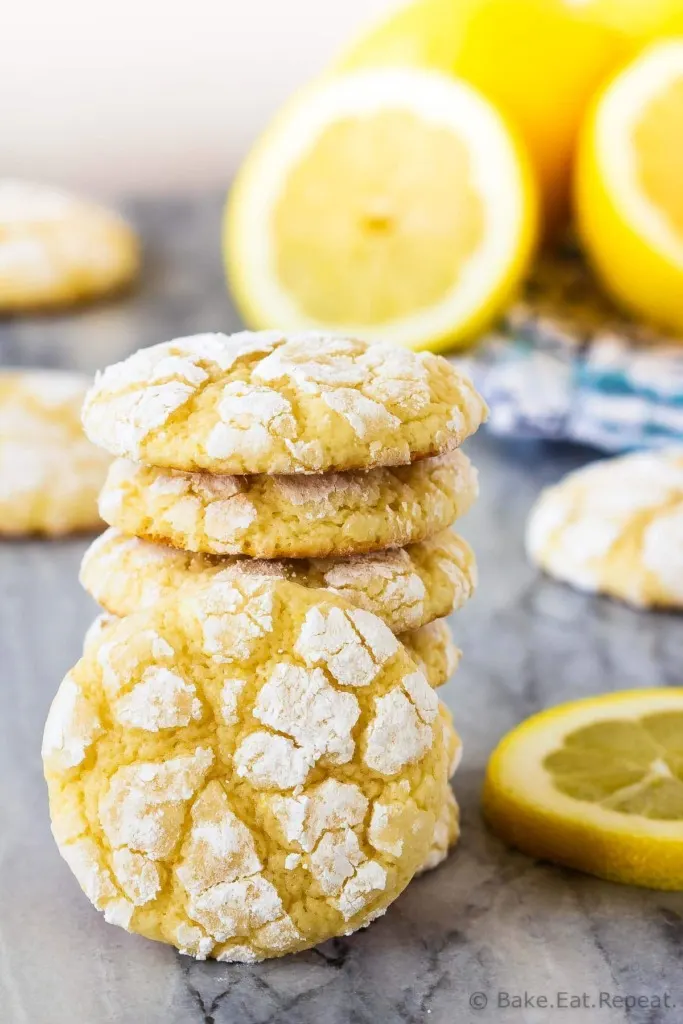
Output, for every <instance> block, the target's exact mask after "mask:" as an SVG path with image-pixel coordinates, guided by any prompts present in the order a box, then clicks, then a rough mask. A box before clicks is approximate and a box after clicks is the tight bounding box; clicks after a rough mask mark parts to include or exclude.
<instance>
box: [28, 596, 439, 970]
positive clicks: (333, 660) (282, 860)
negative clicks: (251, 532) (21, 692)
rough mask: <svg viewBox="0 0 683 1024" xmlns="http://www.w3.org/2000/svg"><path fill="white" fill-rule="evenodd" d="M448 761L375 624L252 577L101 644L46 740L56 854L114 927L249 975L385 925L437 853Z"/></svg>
mask: <svg viewBox="0 0 683 1024" xmlns="http://www.w3.org/2000/svg"><path fill="white" fill-rule="evenodd" d="M448 756H449V750H448V745H447V743H446V733H445V729H444V725H443V718H442V717H441V715H440V713H439V706H438V700H437V698H436V694H435V693H434V691H433V690H432V689H431V687H430V686H429V685H428V684H427V682H426V680H425V678H424V676H423V675H422V674H421V673H420V672H419V670H418V669H417V668H416V666H415V664H414V662H413V661H412V660H411V659H410V658H409V657H408V655H407V653H406V651H405V649H404V648H403V647H402V646H401V645H400V644H399V642H398V641H397V639H396V637H395V636H394V634H393V633H392V632H391V631H390V630H389V629H388V628H387V627H386V626H385V625H384V623H382V622H381V620H380V619H378V618H377V617H376V616H374V615H372V614H371V613H369V612H365V611H363V610H361V609H358V608H354V607H353V606H352V605H350V604H349V603H348V602H347V601H345V600H343V599H342V598H340V597H338V596H336V595H332V594H329V593H327V592H323V591H317V590H311V589H307V588H304V587H301V586H299V585H298V584H295V583H291V582H289V581H285V580H276V581H272V580H264V579H262V578H258V577H255V578H252V579H249V578H239V579H236V580H231V581H216V580H211V581H209V582H208V583H198V584H194V585H192V586H188V587H187V588H183V589H182V590H180V591H179V592H178V594H177V595H175V597H174V598H172V599H168V600H167V601H165V602H160V603H159V604H158V605H157V606H156V608H154V609H150V610H145V611H141V612H138V613H136V614H134V615H131V616H129V617H128V618H126V619H123V620H121V622H119V623H116V624H115V625H114V626H113V627H112V628H111V629H109V630H106V631H104V633H103V634H102V636H101V637H100V640H99V641H98V640H93V641H92V643H91V645H90V646H89V648H88V651H87V652H86V654H85V656H84V657H83V658H82V659H81V661H79V662H78V664H77V665H76V666H75V667H74V668H73V669H72V670H71V671H70V672H69V673H68V674H67V675H66V677H65V679H64V681H63V682H62V684H61V686H60V687H59V690H58V692H57V695H56V697H55V700H54V702H53V704H52V707H51V709H50V712H49V715H48V720H47V723H46V726H45V733H44V738H43V759H44V766H45V774H46V778H47V783H48V790H49V800H50V811H51V816H52V828H53V833H54V836H55V839H56V841H57V844H58V846H59V849H60V852H61V853H62V856H63V857H64V858H65V860H66V861H67V863H68V864H69V866H70V867H71V869H72V871H73V872H74V874H75V876H76V878H77V880H78V881H79V883H80V885H81V887H82V888H83V889H84V891H85V892H86V894H87V895H88V897H89V898H90V899H91V901H92V902H93V903H94V904H95V906H97V907H98V908H99V909H100V910H103V911H104V915H105V918H106V919H107V920H108V921H109V922H111V923H114V924H118V925H120V926H122V927H124V928H127V929H128V930H129V931H133V932H138V933H140V934H142V935H145V936H147V937H148V938H152V939H158V940H161V941H163V942H168V943H172V944H173V945H175V946H177V947H178V949H180V950H181V951H183V952H185V953H189V954H192V955H193V956H195V957H198V958H206V957H207V956H212V957H216V958H217V959H221V960H227V961H235V960H236V961H243V962H244V961H247V962H250V961H254V960H260V959H262V958H265V957H274V956H281V955H282V954H284V953H288V952H293V951H296V950H301V949H305V948H307V947H309V946H312V945H314V944H316V943H318V942H322V941H324V940H326V939H328V938H331V937H332V936H335V935H340V934H348V933H350V932H352V931H354V930H356V929H357V928H361V927H363V926H364V925H366V924H368V923H369V922H370V921H372V920H373V918H375V917H377V916H378V915H379V914H382V913H383V912H384V911H385V910H386V908H387V907H388V906H389V904H390V903H391V902H392V901H393V900H394V899H395V898H396V896H397V895H398V894H399V893H400V892H401V891H402V890H403V889H404V888H405V886H406V885H407V884H408V882H409V881H410V879H411V878H412V877H413V876H414V874H415V873H416V871H418V870H419V869H420V867H422V865H424V863H425V861H426V860H427V858H428V856H429V853H430V851H431V849H432V845H433V841H434V834H435V827H436V823H437V821H438V819H439V817H440V814H441V812H442V810H443V802H444V797H445V789H444V786H445V781H446V778H447V774H448V768H449V765H448Z"/></svg>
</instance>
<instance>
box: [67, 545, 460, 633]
mask: <svg viewBox="0 0 683 1024" xmlns="http://www.w3.org/2000/svg"><path fill="white" fill-rule="evenodd" d="M218 575H220V576H224V577H225V578H226V579H230V578H233V577H239V576H266V577H269V578H281V579H290V580H293V581H294V582H296V583H300V584H301V585H302V586H306V587H315V588H324V589H326V590H330V591H332V593H335V594H339V595H340V596H342V597H345V598H346V599H347V600H349V601H350V602H351V603H352V604H355V605H356V606H357V607H359V608H363V609H364V610H365V611H369V612H373V613H374V614H375V615H377V616H379V618H381V619H382V620H383V621H384V622H386V624H387V625H388V626H389V628H390V629H392V630H393V632H394V633H403V632H405V631H406V630H418V629H419V628H420V627H421V626H424V625H426V624H427V623H429V622H432V621H433V620H435V619H437V618H442V617H443V616H445V615H448V614H449V613H450V612H452V611H454V610H456V609H458V608H461V607H462V606H463V605H464V604H465V603H466V602H467V600H468V599H469V598H470V597H471V595H472V593H473V591H474V587H475V585H476V581H477V573H476V565H475V561H474V555H473V552H472V550H471V548H470V547H469V545H468V544H467V542H466V541H465V540H463V538H462V537H459V536H458V535H457V534H455V533H453V532H452V531H450V530H446V531H443V532H442V533H439V534H437V535H436V536H435V537H432V538H430V539H429V540H426V541H422V542H421V543H418V544H413V545H410V546H409V547H407V548H393V549H389V550H387V551H382V552H378V553H375V554H370V555H357V556H356V557H351V558H344V559H289V560H286V561H276V560H275V561H274V560H268V559H251V558H243V557H241V556H234V557H233V556H210V555H200V554H193V553H191V552H188V551H182V550H180V549H178V548H172V547H168V546H167V545H164V544H154V543H152V542H151V541H144V540H140V539H139V538H138V537H128V536H126V535H125V534H123V533H121V532H120V531H119V530H117V529H115V528H112V529H109V530H106V531H105V532H104V533H103V534H102V535H101V536H100V537H98V538H97V539H96V540H94V541H93V543H92V544H91V545H90V547H89V548H88V550H87V551H86V553H85V555H84V557H83V562H82V565H81V573H80V579H81V583H82V584H83V586H84V587H85V589H86V590H87V591H88V593H89V594H90V595H91V596H92V597H94V599H95V600H96V601H97V602H98V603H99V604H100V605H102V607H103V608H106V609H107V610H108V611H110V612H112V613H113V614H114V615H119V616H124V615H130V613H131V612H134V611H137V610H138V609H140V608H148V607H150V606H152V605H154V604H155V603H156V602H157V601H159V600H160V599H161V598H163V597H164V595H166V594H169V593H175V592H176V591H177V590H178V588H179V587H181V586H184V585H185V584H186V583H190V582H192V581H196V580H197V579H200V578H204V577H210V576H218Z"/></svg>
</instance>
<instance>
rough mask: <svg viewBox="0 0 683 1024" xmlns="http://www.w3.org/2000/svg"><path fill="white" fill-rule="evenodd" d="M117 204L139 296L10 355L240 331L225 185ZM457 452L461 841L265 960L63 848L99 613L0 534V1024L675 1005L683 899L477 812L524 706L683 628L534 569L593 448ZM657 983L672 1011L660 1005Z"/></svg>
mask: <svg viewBox="0 0 683 1024" xmlns="http://www.w3.org/2000/svg"><path fill="white" fill-rule="evenodd" d="M128 212H129V213H130V214H131V215H132V216H133V218H134V219H135V220H137V222H138V223H139V224H140V226H141V227H142V229H143V232H144V236H145V240H146V250H147V266H146V271H145V275H144V280H143V285H142V288H141V289H140V291H139V292H138V293H136V294H135V295H133V296H131V297H129V298H126V299H123V300H119V301H117V302H112V303H110V304H108V305H105V306H99V307H92V308H91V309H89V310H85V311H83V312H82V313H80V314H78V315H77V316H64V317H58V318H54V319H44V318H40V319H39V318H36V319H27V320H14V321H7V322H4V323H2V324H0V361H1V362H2V363H3V364H19V363H21V364H27V365H31V364H42V365H50V366H69V367H74V368H80V369H85V370H92V369H94V368H95V367H97V366H100V365H103V364H105V363H107V362H109V361H111V360H112V359H115V358H118V357H120V356H122V355H124V354H125V353H127V352H129V351H131V350H132V349H134V348H136V347H138V346H140V345H144V344H151V343H152V342H155V341H162V340H165V339H166V338H168V337H171V336H177V335H180V334H184V333H190V332H194V331H202V330H226V331H229V330H231V329H233V328H235V327H236V326H237V324H238V320H237V317H236V314H235V312H234V310H232V308H231V307H230V305H229V300H228V298H227V296H226V294H225V291H224V286H223V280H222V270H221V267H220V260H219V256H218V236H219V212H220V202H219V199H218V198H217V197H210V198H208V199H205V200H194V201H180V200H177V201H173V202H168V203H152V202H144V203H139V204H133V205H131V207H130V208H129V210H128ZM468 452H469V454H470V455H471V456H472V457H473V459H474V461H475V463H476V464H477V465H478V467H479V469H480V474H481V483H482V497H481V500H480V502H479V504H478V505H477V506H476V508H475V509H474V511H473V512H471V513H470V514H469V516H468V517H467V518H466V520H464V521H463V533H464V534H465V535H466V536H467V538H468V539H469V540H470V541H471V543H472V544H473V545H474V547H475V550H476V551H477V554H478V558H479V564H480V574H481V582H480V588H479V592H478V594H477V596H476V597H475V599H474V600H473V601H472V602H471V603H470V605H468V606H467V607H466V608H465V609H464V610H463V611H462V612H459V613H458V614H457V615H456V616H454V617H453V626H454V629H455V634H456V639H457V641H458V643H459V644H460V646H461V647H462V648H463V649H464V652H465V657H464V659H463V663H462V667H461V669H460V671H459V672H458V673H457V675H456V676H455V677H454V679H453V680H452V681H451V682H450V683H449V684H448V686H447V687H446V688H445V689H444V690H443V691H442V693H443V694H444V695H445V698H446V700H447V701H448V703H449V704H450V706H451V708H452V709H453V711H454V714H455V720H456V724H457V726H458V728H459V730H460V732H461V734H462V736H463V738H464V742H465V758H464V761H463V765H462V767H461V769H460V770H459V772H458V774H457V776H456V792H457V796H458V799H459V801H460V803H461V805H462V811H463V838H462V842H461V845H460V847H459V848H458V850H457V851H456V853H455V854H454V855H453V856H451V858H450V859H449V860H448V861H447V862H446V863H445V864H444V865H443V866H442V867H441V868H439V869H438V870H437V871H435V872H432V873H430V874H428V875H426V876H424V877H423V878H421V879H419V880H417V881H416V882H414V883H413V884H412V885H411V886H410V887H409V889H408V890H407V891H406V892H405V893H404V894H403V896H402V897H401V898H400V899H399V900H398V901H397V902H396V903H395V904H394V905H393V906H392V907H391V908H390V910H389V912H388V913H387V914H386V916H385V917H383V918H382V919H381V920H379V921H377V922H376V923H375V924H373V925H372V926H371V927H370V928H369V929H367V930H366V931H363V932H360V933H358V934H356V935H354V936H351V937H349V938H343V939H338V940H335V941H332V942H329V943H326V944H325V945H324V946H321V947H319V948H318V949H315V950H311V951H309V952H306V953H303V954H300V955H299V956H296V957H293V958H289V959H285V960H276V961H270V962H267V963H263V964H260V965H257V966H253V967H248V966H240V965H227V964H217V963H195V962H194V961H192V960H190V959H189V958H187V957H183V956H180V955H179V954H177V953H176V952H175V951H174V950H172V949H170V948H167V947H163V946H160V945H156V944H154V943H151V942H146V941H145V940H144V939H141V938H139V937H136V936H132V935H127V934H126V933H125V932H123V931H121V930H119V929H117V928H113V927H110V926H108V925H106V924H105V923H104V921H103V920H102V918H101V916H100V915H99V914H98V913H97V912H96V911H95V910H93V908H92V907H91V906H90V904H89V903H88V901H87V899H86V898H85V897H84V896H82V895H81V893H80V891H79V889H78V886H77V884H76V882H75V880H74V879H73V878H72V876H71V874H70V872H69V870H68V868H67V867H66V865H65V864H64V863H63V862H62V861H61V860H60V858H59V856H58V854H57V851H56V848H55V846H54V843H53V842H52V839H51V837H50V832H49V822H48V815H47V800H46V795H45V790H44V786H43V781H42V773H41V765H40V736H41V731H42V725H43V721H44V718H45V715H46V712H47V708H48V706H49V703H50V700H51V698H52V695H53V693H54V691H55V689H56V686H57V684H58V682H59V680H60V679H61V677H62V675H63V673H64V672H65V671H66V669H67V668H68V667H69V666H70V665H71V664H72V663H73V662H74V661H75V660H76V659H77V657H78V656H79V653H80V646H81V641H82V636H83V632H84V630H85V628H86V626H87V625H88V624H89V622H90V620H91V619H92V617H93V616H94V613H95V609H94V606H93V605H92V603H91V601H90V600H89V598H88V597H86V595H85V594H84V593H83V592H82V591H81V590H80V588H79V586H78V583H77V579H76V574H77V569H78V563H79V560H80V557H81V554H82V552H83V550H84V548H85V544H86V540H84V539H80V538H79V539H72V540H68V541H64V542H56V543H49V542H48V543H40V542H35V541H31V542H27V543H20V542H5V543H0V780H1V781H0V1019H1V1020H2V1022H3V1024H269V1022H273V1024H275V1022H276V1024H314V1022H315V1024H413V1022H420V1024H421V1022H433V1024H455V1022H458V1024H459V1022H468V1024H469V1022H479V1021H480V1022H482V1024H485V1022H507V1021H514V1022H517V1021H523V1022H529V1024H536V1022H538V1024H551V1022H552V1021H555V1020H557V1021H563V1022H566V1021H570V1022H584V1021H585V1022H586V1024H588V1022H591V1024H592V1022H593V1021H595V1022H597V1024H617V1022H620V1024H621V1022H629V1024H633V1022H635V1024H646V1022H647V1024H661V1022H665V1024H668V1022H675V1021H680V1020H682V1019H683V966H682V954H683V895H680V894H677V893H673V894H672V893H657V892H648V891H646V890H638V889H632V888H626V887H620V886H616V885H610V884H608V883H605V882H600V881H598V880H597V879H593V878H589V877H586V876H583V875H580V874H577V873H574V872H569V871H563V870H560V869H557V868H554V867H552V866H550V865H547V864H542V863H537V862H534V861H532V860H530V859H529V858H527V857H525V856H522V855H521V854H517V853H513V852H511V851H509V850H507V849H505V848H504V847H503V846H502V844H500V843H499V842H498V841H497V840H496V839H495V838H494V837H493V836H491V835H490V834H489V833H488V832H487V831H486V829H485V828H484V826H483V824H482V822H481V819H480V815H479V792H480V789H481V784H482V779H483V770H484V766H485V763H486V758H487V756H488V754H489V752H490V750H491V749H492V747H493V745H494V744H495V742H496V741H497V739H498V738H499V737H500V735H501V734H502V733H503V732H505V731H506V730H507V729H508V728H510V727H511V726H512V725H514V724H515V723H516V722H517V721H519V720H520V719H521V718H523V717H524V716H526V715H528V714H529V713H531V712H533V711H534V710H537V709H539V708H542V707H546V706H548V705H551V704H554V703H557V702H559V701H561V700H565V699H571V698H574V697H580V696H584V695H588V694H593V693H597V692H600V691H606V690H613V689H621V688H624V687H629V686H659V685H682V684H683V668H682V666H683V620H682V619H681V618H680V617H677V616H672V615H665V614H645V613H639V612H635V611H632V610H630V609H628V608H626V607H622V606H620V605H618V604H615V603H613V602H610V601H607V600H603V599H600V598H591V597H586V596H583V595H581V594H577V593H574V592H572V591H571V590H569V589H567V588H565V587H563V586H561V585H559V584H556V583H553V582H552V581H551V580H549V579H546V578H543V577H541V576H539V575H538V574H537V572H536V571H535V570H534V569H532V568H531V567H530V566H528V565H527V564H526V562H525V559H524V555H523V548H522V533H523V525H524V520H525V516H526V514H527V512H528V509H529V507H530V506H531V503H532V501H533V499H534V497H535V496H536V494H537V493H538V490H539V488H540V487H542V486H543V485H544V484H547V483H551V482H553V481H555V480H556V479H558V478H559V477H560V476H561V475H562V473H563V472H565V471H567V470H569V469H572V468H574V467H576V466H578V465H581V464H582V463H583V462H585V461H587V459H589V458H591V457H592V453H590V452H589V451H587V450H585V449H576V448H573V449H572V448H557V447H553V446H544V445H541V444H513V443H509V442H508V443H503V442H500V441H495V440H493V439H491V438H488V437H484V436H482V437H478V438H476V439H475V440H474V441H473V442H472V443H471V444H469V445H468ZM36 623H37V624H38V627H37V629H36ZM525 993H527V994H528V996H531V997H534V996H538V995H543V994H545V995H546V996H547V997H548V998H549V999H550V1000H551V1001H558V995H557V994H558V993H565V994H566V996H567V998H569V997H570V996H576V997H578V996H583V994H584V993H585V994H586V998H587V1000H588V1001H589V1002H590V1001H591V1000H593V1001H595V1002H599V999H600V993H607V994H609V997H610V998H611V999H612V1002H613V1003H614V1002H615V1000H614V997H628V996H632V997H636V998H637V997H639V996H642V997H644V998H645V999H647V1000H648V1002H649V1005H647V1006H643V1005H641V1006H637V1005H636V1006H635V1007H629V1006H627V1005H625V1003H624V1000H623V999H622V1000H621V1002H622V1005H603V1006H596V1007H595V1008H590V1007H589V1006H583V1007H577V1006H574V1007H571V1006H567V1007H566V1008H562V1009H555V1010H550V1009H547V1008H539V1007H537V1006H534V1005H533V1004H531V1005H527V1006H526V1007H524V1006H521V1007H520V1006H516V1005H508V1004H511V1003H512V1002H513V1000H514V999H515V998H520V999H523V998H524V994H525ZM665 996H666V997H667V999H668V1002H669V1004H672V1003H673V1004H676V1003H677V1004H678V1005H677V1007H676V1006H671V1005H669V1006H666V1005H665V1006H662V1007H660V1008H658V1007H657V1006H656V1005H655V1004H656V1001H657V998H659V999H660V1001H662V1002H665V998H664V997H665ZM564 998H565V997H564V996H562V997H559V1001H562V999H564ZM506 1000H507V1003H506ZM484 1002H486V1005H485V1006H484V1005H483V1004H484ZM616 1003H617V1004H618V1003H619V999H617V1000H616Z"/></svg>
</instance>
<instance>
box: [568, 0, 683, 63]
mask: <svg viewBox="0 0 683 1024" xmlns="http://www.w3.org/2000/svg"><path fill="white" fill-rule="evenodd" d="M577 2H578V4H579V5H580V6H581V7H582V9H583V11H584V14H585V15H586V16H587V17H589V18H593V19H595V20H596V21H599V22H602V24H603V25H606V26H608V27H610V28H613V29H615V30H616V31H617V32H619V33H620V34H621V35H622V36H623V37H624V39H625V42H626V43H627V47H628V48H629V49H630V50H632V51H633V50H635V49H639V48H642V47H643V46H644V45H646V44H647V43H650V42H653V41H654V40H655V39H658V38H660V37H662V36H667V35H669V36H670V35H677V34H679V33H681V32H683V5H682V4H681V0H577Z"/></svg>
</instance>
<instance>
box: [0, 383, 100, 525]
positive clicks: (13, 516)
mask: <svg viewBox="0 0 683 1024" xmlns="http://www.w3.org/2000/svg"><path fill="white" fill-rule="evenodd" d="M89 383H90V381H89V380H88V378H86V377H81V376H80V375H79V374H75V373H66V372H61V371H57V370H10V371H7V370H5V371H2V372H0V534H6V535H14V536H21V535H23V534H31V533H44V534H51V535H58V534H64V533H70V532H74V531H78V530H87V529H92V528H94V527H97V526H98V525H99V524H100V522H101V520H100V517H99V514H98V511H97V493H98V491H99V489H100V487H101V485H102V483H103V481H104V478H105V476H106V473H107V467H108V465H109V462H110V457H109V456H108V455H107V454H106V453H105V452H102V451H99V450H98V449H97V448H95V446H94V445H93V444H91V443H90V441H88V439H87V438H86V437H85V435H84V433H83V428H82V427H81V421H80V408H81V404H82V401H83V396H84V395H85V392H86V390H87V388H88V384H89Z"/></svg>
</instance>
